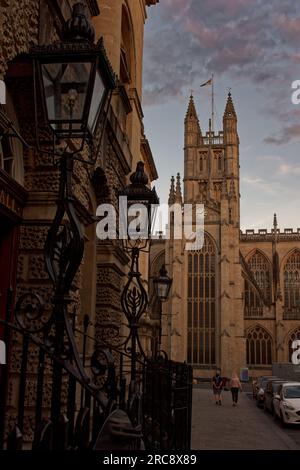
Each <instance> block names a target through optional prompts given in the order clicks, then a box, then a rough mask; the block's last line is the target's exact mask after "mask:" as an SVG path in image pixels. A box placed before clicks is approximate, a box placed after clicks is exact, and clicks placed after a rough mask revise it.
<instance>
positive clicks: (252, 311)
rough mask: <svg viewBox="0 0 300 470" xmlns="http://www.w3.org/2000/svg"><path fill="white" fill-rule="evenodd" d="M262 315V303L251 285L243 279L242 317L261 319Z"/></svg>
mask: <svg viewBox="0 0 300 470" xmlns="http://www.w3.org/2000/svg"><path fill="white" fill-rule="evenodd" d="M263 313H264V309H263V301H262V299H261V298H260V296H259V295H258V293H257V292H256V290H255V289H254V287H253V286H252V285H251V283H250V282H249V281H248V280H247V279H245V288H244V315H245V317H262V316H263Z"/></svg>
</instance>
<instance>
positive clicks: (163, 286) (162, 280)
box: [153, 264, 173, 352]
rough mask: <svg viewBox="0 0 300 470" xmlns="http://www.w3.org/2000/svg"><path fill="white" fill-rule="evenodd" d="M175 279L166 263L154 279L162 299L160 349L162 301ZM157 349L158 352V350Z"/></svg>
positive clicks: (155, 289) (160, 331)
mask: <svg viewBox="0 0 300 470" xmlns="http://www.w3.org/2000/svg"><path fill="white" fill-rule="evenodd" d="M172 282H173V279H171V278H170V277H169V276H168V272H167V270H166V267H165V265H164V264H163V265H162V267H161V268H160V270H159V276H157V277H155V278H154V279H153V285H154V291H155V294H156V295H157V297H158V299H159V300H160V309H161V310H160V316H159V343H158V344H159V347H158V351H160V349H161V337H162V303H163V302H165V301H166V300H167V299H168V297H169V293H170V290H171V286H172ZM158 351H157V352H158Z"/></svg>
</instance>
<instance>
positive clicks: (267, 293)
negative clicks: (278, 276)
mask: <svg viewBox="0 0 300 470" xmlns="http://www.w3.org/2000/svg"><path fill="white" fill-rule="evenodd" d="M248 265H249V268H250V269H251V271H252V273H253V276H254V279H255V280H256V282H257V284H258V286H259V288H260V290H261V291H262V293H263V294H264V298H265V300H266V301H267V302H268V303H271V265H270V263H269V261H268V259H267V258H266V257H265V256H264V255H263V254H262V253H260V252H259V251H256V252H255V253H254V254H253V255H252V256H251V258H250V259H249V260H248Z"/></svg>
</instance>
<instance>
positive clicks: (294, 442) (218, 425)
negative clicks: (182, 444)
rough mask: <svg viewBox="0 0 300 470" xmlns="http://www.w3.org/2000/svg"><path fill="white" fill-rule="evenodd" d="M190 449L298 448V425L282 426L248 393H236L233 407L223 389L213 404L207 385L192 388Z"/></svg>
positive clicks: (299, 440)
mask: <svg viewBox="0 0 300 470" xmlns="http://www.w3.org/2000/svg"><path fill="white" fill-rule="evenodd" d="M192 449H193V450H254V449H255V450H300V428H299V429H297V428H296V429H295V428H292V427H289V428H287V429H283V428H282V427H281V424H280V423H279V422H275V421H274V419H273V418H272V416H271V415H270V414H269V413H265V412H264V411H263V410H261V409H258V408H257V407H256V404H255V402H254V401H253V400H252V398H251V395H250V393H247V391H245V392H243V393H241V394H240V397H239V404H238V406H237V407H233V406H232V401H231V393H230V392H229V391H223V404H222V406H216V405H215V403H214V399H213V394H212V392H211V390H210V388H209V387H208V385H202V386H200V387H199V388H198V387H194V390H193V422H192Z"/></svg>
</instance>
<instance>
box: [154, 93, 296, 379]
mask: <svg viewBox="0 0 300 470" xmlns="http://www.w3.org/2000/svg"><path fill="white" fill-rule="evenodd" d="M237 123H238V118H237V114H236V111H235V108H234V104H233V100H232V96H231V94H230V93H229V95H228V99H227V104H226V108H225V112H224V117H223V129H222V131H220V132H218V133H215V132H213V131H212V130H211V128H210V130H209V131H208V132H206V133H203V132H202V130H201V127H200V123H199V119H198V116H197V112H196V109H195V104H194V100H193V97H192V96H191V98H190V101H189V105H188V109H187V113H186V117H185V124H184V126H185V127H184V136H185V144H184V145H185V147H184V194H183V195H182V190H181V178H180V175H178V176H177V179H176V182H175V179H174V178H173V177H172V181H171V189H170V197H169V205H170V206H172V205H173V204H174V203H179V204H181V205H182V204H184V203H189V204H196V203H203V204H204V208H205V212H204V216H205V218H204V230H205V232H204V245H203V248H202V249H201V250H198V251H187V250H186V249H185V245H186V240H185V239H184V238H183V239H182V240H178V239H175V238H174V222H173V219H172V215H171V217H170V222H169V225H170V233H171V237H170V239H169V240H164V239H163V238H161V239H160V240H155V241H154V242H153V244H152V252H151V276H155V275H156V274H157V272H158V270H159V268H160V266H161V265H162V264H163V263H166V266H167V269H168V272H169V274H170V276H171V277H172V278H173V287H172V296H171V299H170V301H169V302H168V303H166V305H164V307H163V313H164V315H163V340H164V342H163V346H164V349H165V350H166V351H167V352H168V353H169V354H170V355H171V357H172V358H173V359H176V360H180V361H187V362H188V363H190V364H192V365H193V367H194V373H195V375H196V376H207V375H211V374H212V371H213V370H214V369H216V368H220V369H221V370H222V373H223V374H225V375H229V374H231V372H232V370H239V369H240V368H241V367H249V369H250V375H258V374H270V373H271V365H272V362H291V355H292V349H291V345H292V341H293V340H294V339H297V338H300V277H299V276H300V229H297V231H296V232H295V231H294V230H293V229H285V230H283V231H280V229H279V228H278V224H277V219H276V215H275V217H274V226H273V228H271V230H269V231H268V230H259V231H258V232H255V231H254V230H247V231H246V232H245V233H243V232H242V231H241V230H240V165H239V136H238V129H237ZM171 214H172V212H171ZM194 230H195V228H194ZM172 234H173V235H172ZM152 308H153V318H157V317H158V315H159V308H160V307H159V305H157V303H156V301H155V300H154V299H153V300H152Z"/></svg>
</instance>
